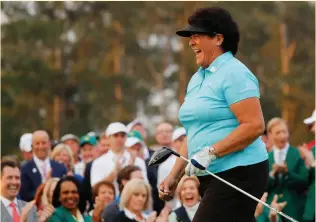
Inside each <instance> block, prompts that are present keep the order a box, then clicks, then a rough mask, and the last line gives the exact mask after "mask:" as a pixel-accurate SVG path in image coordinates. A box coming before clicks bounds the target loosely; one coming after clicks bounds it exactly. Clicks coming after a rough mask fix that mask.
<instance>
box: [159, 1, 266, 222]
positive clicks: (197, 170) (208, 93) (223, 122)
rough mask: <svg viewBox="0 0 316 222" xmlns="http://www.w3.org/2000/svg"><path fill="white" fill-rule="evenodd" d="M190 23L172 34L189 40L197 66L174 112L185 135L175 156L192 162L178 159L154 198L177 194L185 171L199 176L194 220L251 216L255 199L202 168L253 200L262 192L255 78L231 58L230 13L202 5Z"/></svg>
mask: <svg viewBox="0 0 316 222" xmlns="http://www.w3.org/2000/svg"><path fill="white" fill-rule="evenodd" d="M188 23H189V24H188V27H187V28H185V29H183V30H180V31H177V32H176V33H177V34H178V35H179V36H181V37H187V38H188V40H189V46H190V47H191V49H192V50H193V52H194V53H195V55H196V64H197V65H198V66H200V67H199V69H198V70H197V72H196V73H195V74H194V75H193V76H192V78H191V80H190V82H189V84H188V87H187V93H186V96H185V99H184V103H183V104H182V106H181V108H180V110H179V120H180V121H181V123H182V125H183V126H184V128H185V129H186V131H187V132H188V134H187V140H186V142H184V144H183V146H182V147H181V149H180V154H181V155H182V156H184V157H188V158H189V159H190V163H189V164H187V165H186V162H184V161H183V160H182V159H180V158H178V159H177V161H176V163H175V164H174V166H173V168H172V170H171V172H170V174H169V175H168V176H167V177H166V179H165V180H164V181H162V183H161V184H160V186H159V190H160V191H159V195H160V197H161V198H162V199H165V200H168V199H170V197H171V196H173V195H174V187H175V185H176V184H177V182H178V181H177V180H179V175H181V173H182V172H183V170H184V168H185V173H186V174H187V175H188V176H191V175H196V176H197V177H198V179H199V181H200V187H199V191H200V194H201V196H202V201H201V204H200V205H199V207H198V209H197V212H196V214H195V216H194V219H193V221H194V222H203V221H205V222H208V221H221V222H226V221H227V222H230V221H254V219H255V218H254V211H255V208H256V202H254V201H253V200H251V199H250V198H249V197H247V196H245V195H243V194H241V193H240V192H239V191H237V190H235V189H233V188H231V187H228V186H226V185H225V184H223V183H222V182H221V181H219V180H217V179H216V178H215V177H212V176H209V175H207V173H206V172H205V169H208V171H210V172H212V173H214V174H216V175H217V176H219V177H221V178H222V179H225V180H227V181H229V182H233V184H234V185H236V186H238V187H239V188H241V189H243V190H244V191H246V192H248V193H250V194H251V195H253V196H255V197H257V198H260V197H261V196H262V194H263V192H264V189H265V185H266V184H267V181H268V170H269V169H268V161H267V159H268V154H267V151H266V148H265V145H264V143H263V142H262V140H261V138H260V135H261V134H262V133H263V132H264V119H263V115H262V111H261V105H260V101H259V98H260V91H259V83H258V80H257V78H256V77H255V75H254V74H253V73H252V72H251V71H250V70H249V69H248V68H247V67H246V66H245V65H244V64H243V63H242V62H241V61H239V60H238V59H237V58H236V57H235V54H236V53H237V50H238V43H239V38H240V36H239V30H238V26H237V24H236V22H235V20H234V19H233V18H232V16H231V15H230V13H229V12H228V11H227V10H225V9H223V8H219V7H211V8H201V9H198V10H197V11H196V12H194V13H193V14H192V15H191V16H190V17H189V19H188ZM175 178H176V179H175ZM227 200H229V201H227ZM240 203H243V204H240ZM228 212H229V213H228Z"/></svg>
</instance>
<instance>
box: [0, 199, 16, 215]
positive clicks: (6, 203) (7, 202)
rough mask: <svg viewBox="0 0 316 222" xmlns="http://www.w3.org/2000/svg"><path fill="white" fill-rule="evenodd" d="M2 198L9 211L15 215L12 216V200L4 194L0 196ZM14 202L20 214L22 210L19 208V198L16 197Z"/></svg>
mask: <svg viewBox="0 0 316 222" xmlns="http://www.w3.org/2000/svg"><path fill="white" fill-rule="evenodd" d="M0 199H1V201H2V203H3V205H4V206H5V208H7V211H8V212H9V214H10V216H11V217H13V216H12V207H10V204H11V202H12V201H11V200H8V199H7V198H5V197H4V196H0ZM13 203H15V206H16V210H17V211H18V213H19V214H20V210H19V208H18V200H17V199H16V198H14V200H13Z"/></svg>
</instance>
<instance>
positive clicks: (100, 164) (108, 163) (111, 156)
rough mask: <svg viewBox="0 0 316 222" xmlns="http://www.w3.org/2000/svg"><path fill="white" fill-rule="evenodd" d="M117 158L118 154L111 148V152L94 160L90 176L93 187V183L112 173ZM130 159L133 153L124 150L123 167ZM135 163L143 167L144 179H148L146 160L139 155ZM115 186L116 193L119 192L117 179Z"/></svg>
mask: <svg viewBox="0 0 316 222" xmlns="http://www.w3.org/2000/svg"><path fill="white" fill-rule="evenodd" d="M116 158H117V155H116V154H115V153H114V152H112V151H111V150H109V152H107V153H105V154H103V155H102V156H100V157H98V158H97V159H95V160H94V161H93V163H92V167H91V176H90V179H91V186H92V187H93V185H95V184H96V183H98V182H99V181H101V180H103V179H105V178H106V177H107V176H109V175H110V173H111V172H112V171H113V170H114V167H115V160H116ZM130 159H131V155H130V154H129V152H127V151H124V153H123V155H122V157H121V162H122V167H126V166H127V165H128V163H129V161H130ZM134 165H135V166H138V167H139V168H140V169H141V171H142V174H143V177H144V179H145V180H146V181H148V179H147V169H146V164H145V161H144V160H143V159H141V158H139V157H136V158H135V162H134ZM114 186H115V189H116V193H117V194H118V193H119V190H118V184H117V182H116V180H115V181H114Z"/></svg>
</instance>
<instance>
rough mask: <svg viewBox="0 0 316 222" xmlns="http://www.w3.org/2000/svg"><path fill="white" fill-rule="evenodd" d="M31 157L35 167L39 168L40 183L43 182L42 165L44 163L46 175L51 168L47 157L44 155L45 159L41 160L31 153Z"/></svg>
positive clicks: (44, 179)
mask: <svg viewBox="0 0 316 222" xmlns="http://www.w3.org/2000/svg"><path fill="white" fill-rule="evenodd" d="M33 159H34V162H35V165H36V167H37V169H38V170H39V172H40V174H41V178H42V183H44V182H45V181H46V178H45V177H44V172H43V165H44V164H45V165H46V176H47V175H48V173H49V171H50V169H51V166H50V161H49V158H48V157H46V159H45V160H41V159H39V158H38V157H37V156H36V155H33Z"/></svg>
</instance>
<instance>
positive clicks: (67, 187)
mask: <svg viewBox="0 0 316 222" xmlns="http://www.w3.org/2000/svg"><path fill="white" fill-rule="evenodd" d="M79 188H80V184H79V182H78V181H77V180H76V178H75V177H73V176H67V177H64V178H62V179H61V180H59V181H58V183H57V185H56V188H55V190H54V196H53V205H54V207H55V208H56V210H55V212H54V213H53V215H52V216H51V217H50V219H49V222H64V221H69V222H78V221H80V222H90V221H92V218H91V217H90V216H82V214H81V213H80V211H79V208H78V205H79V201H80V195H79V193H80V189H79Z"/></svg>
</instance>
